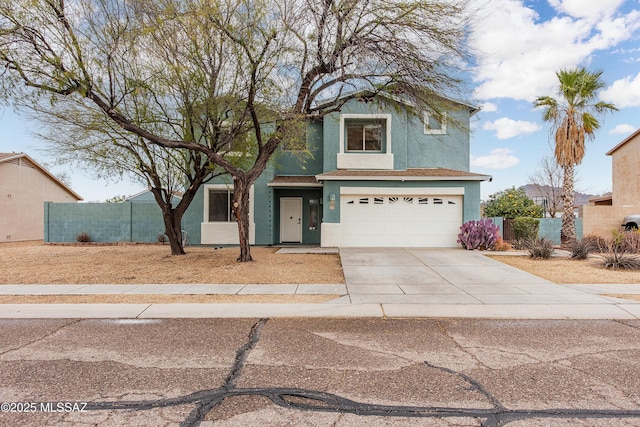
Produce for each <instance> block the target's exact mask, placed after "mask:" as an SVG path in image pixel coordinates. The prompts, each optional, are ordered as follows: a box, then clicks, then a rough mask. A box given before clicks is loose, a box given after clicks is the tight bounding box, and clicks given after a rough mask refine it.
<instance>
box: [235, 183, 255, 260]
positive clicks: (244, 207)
mask: <svg viewBox="0 0 640 427" xmlns="http://www.w3.org/2000/svg"><path fill="white" fill-rule="evenodd" d="M250 189H251V184H249V183H248V182H247V181H246V178H245V177H238V176H236V177H235V179H234V181H233V207H232V209H233V215H234V216H235V218H236V221H237V222H238V236H239V238H240V256H239V257H238V259H237V261H239V262H248V261H253V258H251V246H250V244H249V221H250V220H249V191H250Z"/></svg>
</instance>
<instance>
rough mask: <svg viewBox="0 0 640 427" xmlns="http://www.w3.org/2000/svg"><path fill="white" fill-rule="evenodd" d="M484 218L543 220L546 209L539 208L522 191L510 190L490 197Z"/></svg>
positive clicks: (484, 207) (485, 204) (484, 210)
mask: <svg viewBox="0 0 640 427" xmlns="http://www.w3.org/2000/svg"><path fill="white" fill-rule="evenodd" d="M482 208H483V212H484V216H486V217H495V216H502V217H505V218H517V217H519V216H528V217H534V218H541V217H542V216H543V215H544V208H543V207H542V206H539V205H537V204H536V202H534V201H533V200H532V199H531V198H529V197H527V193H526V192H525V191H524V190H522V189H517V190H516V188H515V187H514V188H509V189H506V190H504V191H500V192H498V193H495V194H492V195H490V196H489V200H487V201H486V202H485V203H484V204H483V206H482Z"/></svg>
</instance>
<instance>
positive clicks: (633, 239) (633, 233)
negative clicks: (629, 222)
mask: <svg viewBox="0 0 640 427" xmlns="http://www.w3.org/2000/svg"><path fill="white" fill-rule="evenodd" d="M622 234H623V238H622V242H621V244H620V246H621V247H622V250H623V251H624V252H626V253H630V254H640V232H639V231H638V230H629V231H625V232H624V233H622Z"/></svg>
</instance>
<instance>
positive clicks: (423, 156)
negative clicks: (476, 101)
mask: <svg viewBox="0 0 640 427" xmlns="http://www.w3.org/2000/svg"><path fill="white" fill-rule="evenodd" d="M341 114H379V115H382V114H390V115H391V132H390V134H391V141H390V142H389V141H387V144H389V143H390V144H391V153H392V154H393V169H395V170H406V169H407V168H431V167H439V168H448V169H456V170H462V171H469V156H470V155H469V135H468V129H465V126H468V123H469V114H470V113H469V112H468V111H467V110H463V109H460V110H455V111H452V112H451V113H450V120H449V124H448V125H447V132H446V134H442V135H439V134H435V135H434V134H425V133H424V125H423V123H422V119H421V118H419V117H415V116H413V115H410V114H408V113H407V112H406V110H398V109H396V108H394V107H391V106H389V105H386V103H385V102H384V101H382V102H380V103H375V102H368V103H365V102H360V101H357V100H351V101H349V102H347V103H346V104H345V106H344V107H343V108H342V110H341V112H336V113H332V114H329V115H328V116H326V117H325V119H324V123H323V134H324V147H323V156H324V166H323V172H331V171H335V170H336V169H338V162H337V158H338V156H337V153H339V152H340V115H341ZM465 124H467V125H465ZM358 155H359V156H375V155H376V154H373V153H364V154H358Z"/></svg>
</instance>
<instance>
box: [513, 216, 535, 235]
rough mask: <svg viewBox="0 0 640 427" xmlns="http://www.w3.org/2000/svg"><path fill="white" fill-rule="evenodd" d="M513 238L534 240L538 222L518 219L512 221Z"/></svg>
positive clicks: (527, 218)
mask: <svg viewBox="0 0 640 427" xmlns="http://www.w3.org/2000/svg"><path fill="white" fill-rule="evenodd" d="M512 228H513V237H514V239H516V240H535V239H536V238H537V237H538V229H539V228H540V221H538V220H537V219H535V218H529V217H519V218H516V219H514V220H513V225H512Z"/></svg>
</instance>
